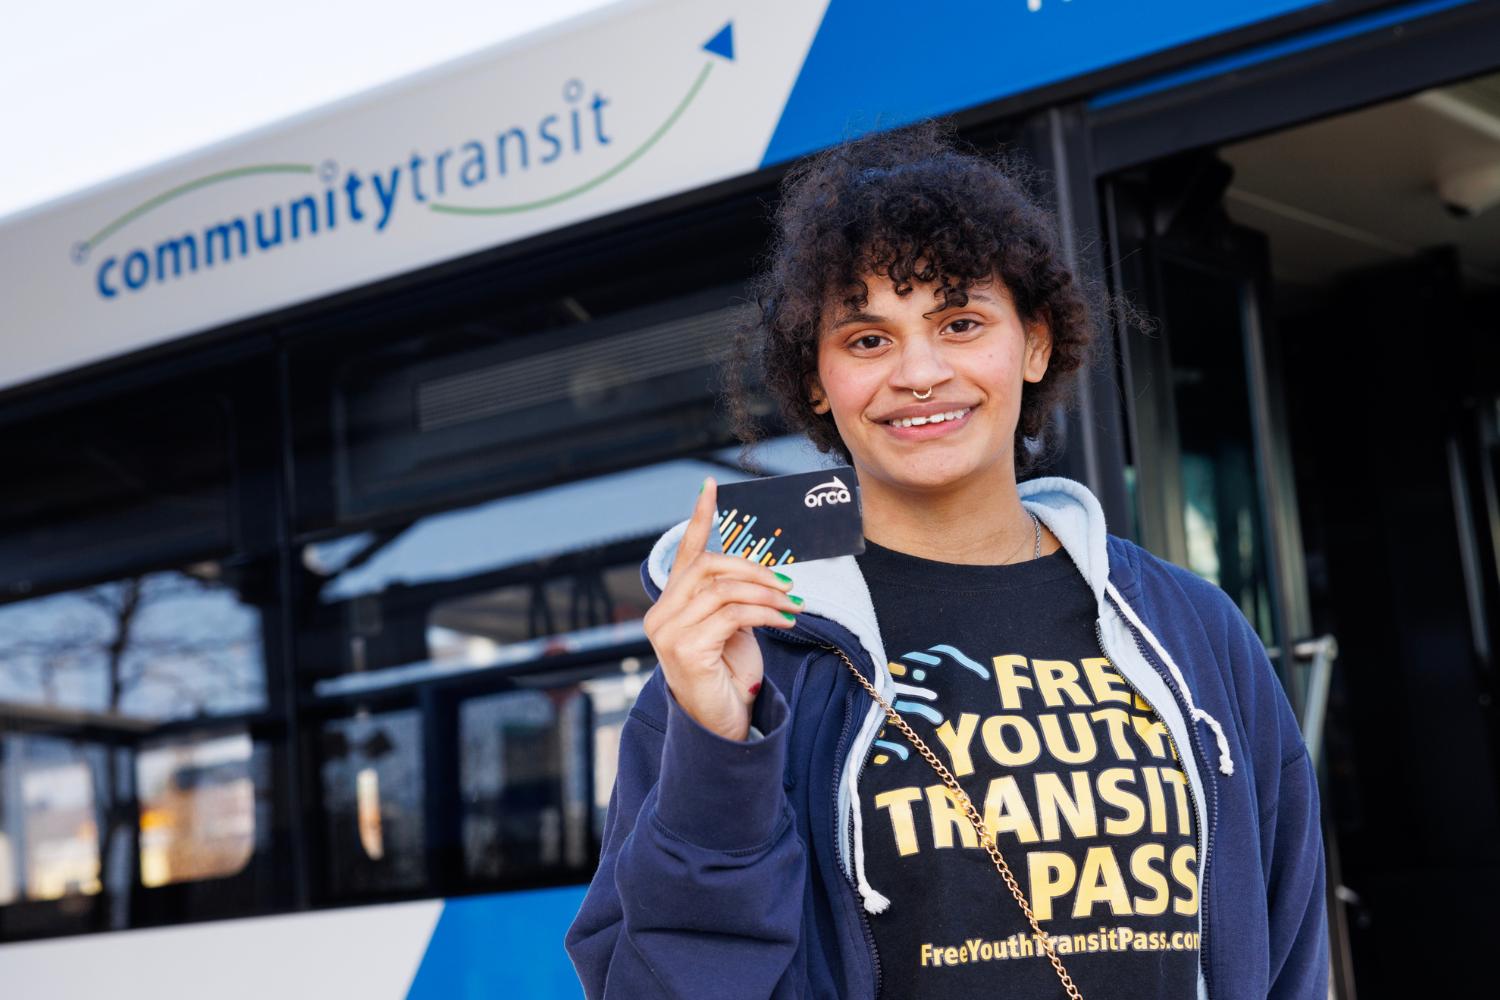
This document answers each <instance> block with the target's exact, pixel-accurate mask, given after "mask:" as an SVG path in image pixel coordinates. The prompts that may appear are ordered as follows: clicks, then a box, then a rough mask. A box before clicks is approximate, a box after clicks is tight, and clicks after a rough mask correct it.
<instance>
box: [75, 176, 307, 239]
mask: <svg viewBox="0 0 1500 1000" xmlns="http://www.w3.org/2000/svg"><path fill="white" fill-rule="evenodd" d="M312 172H313V166H312V164H310V163H265V164H262V165H260V166H255V167H236V168H235V169H233V170H221V171H219V172H218V173H216V174H208V175H206V176H204V177H199V178H198V179H197V180H195V181H188V182H187V183H185V184H179V185H177V186H176V187H174V188H171V189H169V190H166V191H163V192H162V193H161V194H159V195H157V196H156V197H154V198H148V199H146V200H145V201H143V202H141V203H140V204H139V205H137V206H136V207H135V208H132V209H131V210H130V211H128V212H126V213H125V214H124V215H122V216H120V217H119V218H118V219H116V220H115V221H113V222H111V223H110V224H109V225H107V226H105V227H104V228H103V229H101V230H99V231H98V232H97V233H95V234H94V235H93V236H90V237H89V238H88V241H87V242H85V243H83V244H82V245H81V246H80V247H79V249H80V250H84V251H88V250H91V249H93V248H94V247H96V246H98V245H99V244H100V243H102V242H104V241H105V240H106V239H108V238H109V237H110V236H112V235H113V234H114V233H115V232H116V231H118V230H119V229H120V228H121V227H122V226H125V225H126V224H128V223H130V222H134V221H135V220H136V219H139V218H140V217H141V216H143V215H145V214H146V213H147V212H150V211H151V210H152V209H155V208H159V207H160V206H162V205H165V204H166V203H167V202H169V201H171V200H172V199H173V198H179V197H181V196H182V195H185V194H187V193H188V192H189V191H196V190H198V189H199V188H202V187H208V186H209V185H210V184H221V183H223V182H224V181H232V180H237V179H239V178H241V177H249V176H251V175H253V174H310V173H312Z"/></svg>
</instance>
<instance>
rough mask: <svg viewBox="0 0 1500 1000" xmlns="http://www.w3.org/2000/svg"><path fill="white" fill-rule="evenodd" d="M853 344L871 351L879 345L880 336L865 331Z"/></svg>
mask: <svg viewBox="0 0 1500 1000" xmlns="http://www.w3.org/2000/svg"><path fill="white" fill-rule="evenodd" d="M854 346H855V347H858V348H860V349H861V350H866V351H873V350H874V349H875V348H877V347H879V346H880V337H879V336H878V335H877V334H873V333H867V334H865V335H864V336H863V337H860V338H859V339H858V340H856V341H855V342H854Z"/></svg>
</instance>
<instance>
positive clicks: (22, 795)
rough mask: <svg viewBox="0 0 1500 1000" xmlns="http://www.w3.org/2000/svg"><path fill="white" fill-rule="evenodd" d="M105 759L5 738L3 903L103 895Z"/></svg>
mask: <svg viewBox="0 0 1500 1000" xmlns="http://www.w3.org/2000/svg"><path fill="white" fill-rule="evenodd" d="M104 759H105V755H104V754H102V753H99V752H93V751H92V750H91V749H89V748H84V747H81V746H79V745H77V744H75V743H73V742H71V741H69V740H62V739H56V738H53V737H49V736H43V735H37V734H30V733H28V734H10V735H5V736H3V737H0V903H16V902H21V901H45V900H61V899H64V898H66V897H69V896H95V895H98V894H99V892H100V891H101V889H102V883H101V875H102V870H101V865H100V857H101V850H100V848H101V838H100V834H101V819H102V813H103V806H104V805H105V804H104V803H101V802H100V801H99V800H98V797H97V792H98V790H99V784H100V782H99V779H100V778H102V777H105V775H103V774H98V773H96V769H98V768H100V767H101V766H102V763H103V761H104Z"/></svg>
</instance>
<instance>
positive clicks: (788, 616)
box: [781, 611, 797, 622]
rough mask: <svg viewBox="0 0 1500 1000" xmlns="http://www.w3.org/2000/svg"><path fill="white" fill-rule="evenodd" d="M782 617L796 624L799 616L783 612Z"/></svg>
mask: <svg viewBox="0 0 1500 1000" xmlns="http://www.w3.org/2000/svg"><path fill="white" fill-rule="evenodd" d="M781 617H783V618H785V619H786V620H787V621H789V622H794V621H796V620H797V616H796V615H794V614H792V613H791V612H790V611H783V612H782V613H781Z"/></svg>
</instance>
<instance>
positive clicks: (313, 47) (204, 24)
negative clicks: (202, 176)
mask: <svg viewBox="0 0 1500 1000" xmlns="http://www.w3.org/2000/svg"><path fill="white" fill-rule="evenodd" d="M614 2H615V0H545V2H540V0H529V2H519V0H421V2H417V3H412V2H410V0H407V2H401V3H397V2H394V0H316V2H313V3H308V2H307V0H255V2H254V3H227V2H221V3H204V2H203V0H132V2H131V3H128V4H126V3H119V2H117V0H79V2H74V3H67V2H64V3H57V4H43V3H38V2H35V0H33V2H30V3H19V4H13V5H10V6H9V7H8V9H7V10H6V14H5V30H4V31H0V136H3V137H4V138H3V147H4V149H5V151H6V155H4V156H0V220H3V219H4V218H5V217H6V216H9V215H13V214H15V213H17V212H20V211H23V210H25V209H28V208H32V207H35V206H37V205H41V204H44V203H46V202H49V201H52V200H54V199H56V198H59V197H62V196H64V195H67V194H70V193H72V192H75V191H81V190H84V189H86V188H89V187H92V186H94V185H96V184H99V183H101V182H103V181H106V180H108V179H110V178H114V177H119V176H121V175H122V174H126V173H130V172H133V171H136V170H139V169H142V168H144V167H149V166H151V165H152V164H155V163H160V162H162V161H163V160H167V159H170V158H172V157H175V156H179V155H181V154H183V153H187V152H191V151H192V150H195V149H200V148H202V147H204V146H206V145H210V144H212V143H215V142H218V141H221V140H223V139H227V138H229V137H231V136H235V135H239V134H241V133H243V132H246V131H248V130H251V129H255V128H259V127H261V126H264V125H267V124H270V123H272V122H276V121H279V120H281V119H283V118H286V117H288V116H291V115H295V114H298V113H300V112H304V111H308V110H310V109H313V108H317V107H320V106H322V105H325V104H328V103H329V102H331V101H336V100H338V99H340V98H344V97H347V96H349V95H351V94H356V93H359V92H361V91H363V90H368V89H369V88H371V87H374V86H377V85H379V84H382V83H385V82H388V81H391V80H396V79H399V78H401V77H403V76H407V75H410V74H412V73H415V72H419V71H421V70H424V69H427V68H429V67H432V66H436V65H439V64H441V63H443V62H446V61H448V60H450V59H454V58H457V57H460V56H464V55H467V54H469V53H471V52H475V51H478V50H480V49H484V48H487V47H489V46H491V45H495V44H496V43H499V42H502V41H505V40H507V39H510V38H513V37H515V36H517V35H520V34H524V33H525V32H528V31H533V30H536V29H538V28H542V27H545V26H547V25H550V24H553V23H556V22H558V21H563V20H566V19H568V18H572V17H576V16H578V15H580V14H584V13H587V12H589V11H592V10H595V9H597V8H601V7H606V6H610V5H612V3H614Z"/></svg>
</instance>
